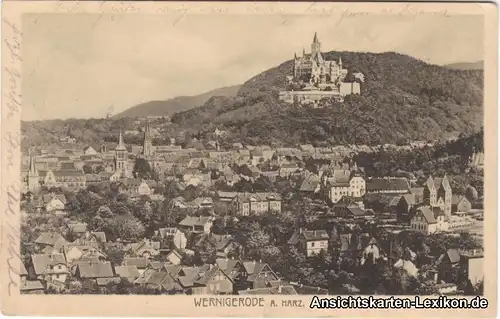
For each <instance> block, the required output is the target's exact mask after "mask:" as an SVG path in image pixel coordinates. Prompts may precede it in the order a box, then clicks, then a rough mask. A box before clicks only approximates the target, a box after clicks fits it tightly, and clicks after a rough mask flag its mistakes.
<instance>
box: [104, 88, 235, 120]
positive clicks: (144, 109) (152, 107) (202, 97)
mask: <svg viewBox="0 0 500 319" xmlns="http://www.w3.org/2000/svg"><path fill="white" fill-rule="evenodd" d="M239 89H240V85H235V86H228V87H223V88H219V89H215V90H212V91H210V92H206V93H203V94H199V95H194V96H178V97H174V98H173V99H169V100H166V101H150V102H146V103H141V104H139V105H136V106H133V107H131V108H129V109H127V110H125V111H123V112H121V113H119V114H116V115H115V116H113V118H122V117H135V116H171V115H172V114H174V113H175V112H182V111H186V110H189V109H191V108H193V107H197V106H201V105H203V104H205V102H206V101H207V100H208V99H210V98H211V97H213V96H235V95H236V94H237V92H238V90H239Z"/></svg>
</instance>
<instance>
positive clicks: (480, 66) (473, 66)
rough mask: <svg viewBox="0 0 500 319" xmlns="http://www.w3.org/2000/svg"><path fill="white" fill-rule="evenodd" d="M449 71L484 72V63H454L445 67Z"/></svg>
mask: <svg viewBox="0 0 500 319" xmlns="http://www.w3.org/2000/svg"><path fill="white" fill-rule="evenodd" d="M444 67H445V68H448V69H454V70H484V62H483V61H477V62H460V63H452V64H447V65H445V66H444Z"/></svg>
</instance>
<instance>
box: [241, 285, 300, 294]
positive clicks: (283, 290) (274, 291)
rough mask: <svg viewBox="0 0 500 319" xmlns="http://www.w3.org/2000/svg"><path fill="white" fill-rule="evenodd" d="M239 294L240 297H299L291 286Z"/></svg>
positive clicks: (250, 290) (251, 290) (252, 290)
mask: <svg viewBox="0 0 500 319" xmlns="http://www.w3.org/2000/svg"><path fill="white" fill-rule="evenodd" d="M238 294H239V295H298V293H297V291H296V290H295V288H294V287H293V286H291V285H288V286H279V287H268V288H258V289H248V290H240V291H238Z"/></svg>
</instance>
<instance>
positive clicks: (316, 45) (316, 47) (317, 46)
mask: <svg viewBox="0 0 500 319" xmlns="http://www.w3.org/2000/svg"><path fill="white" fill-rule="evenodd" d="M317 53H321V43H320V42H319V40H318V35H317V34H316V32H314V39H313V42H312V44H311V55H315V54H317Z"/></svg>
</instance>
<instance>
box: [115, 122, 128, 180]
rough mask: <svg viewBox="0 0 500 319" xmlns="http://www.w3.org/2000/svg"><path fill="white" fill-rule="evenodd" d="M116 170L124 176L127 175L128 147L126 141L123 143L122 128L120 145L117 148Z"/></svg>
mask: <svg viewBox="0 0 500 319" xmlns="http://www.w3.org/2000/svg"><path fill="white" fill-rule="evenodd" d="M115 172H119V173H120V174H121V176H122V177H125V176H127V148H126V147H125V143H123V136H122V130H121V129H120V137H119V139H118V146H117V147H116V149H115Z"/></svg>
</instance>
